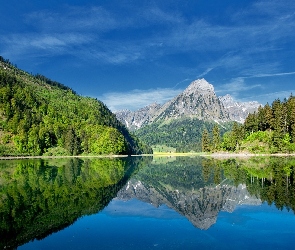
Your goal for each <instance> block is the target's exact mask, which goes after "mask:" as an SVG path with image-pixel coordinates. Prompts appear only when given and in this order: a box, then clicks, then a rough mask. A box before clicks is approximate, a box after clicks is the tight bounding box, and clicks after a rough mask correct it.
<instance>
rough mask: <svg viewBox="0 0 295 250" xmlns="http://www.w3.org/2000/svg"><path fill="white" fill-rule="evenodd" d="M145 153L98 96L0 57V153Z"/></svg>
mask: <svg viewBox="0 0 295 250" xmlns="http://www.w3.org/2000/svg"><path fill="white" fill-rule="evenodd" d="M141 153H151V149H150V148H149V147H147V146H145V145H143V144H142V143H141V142H140V141H139V140H138V139H137V138H136V137H135V136H133V135H131V134H130V133H129V132H128V131H127V129H126V128H125V127H124V126H123V125H122V124H121V123H120V122H119V121H118V120H117V119H116V117H115V115H114V114H112V112H111V111H110V110H109V109H108V108H107V107H106V106H105V105H104V104H103V103H102V102H100V101H98V100H97V99H94V98H89V97H82V96H79V95H77V94H76V93H75V92H74V91H73V90H72V89H70V88H68V87H66V86H64V85H63V84H60V83H58V82H55V81H52V80H50V79H48V78H47V77H45V76H42V75H39V74H38V75H36V76H33V75H31V74H28V73H26V72H24V71H22V70H19V69H18V68H17V67H15V66H13V65H12V64H11V63H10V62H9V61H8V60H5V59H3V58H2V57H0V155H43V154H47V155H79V154H141Z"/></svg>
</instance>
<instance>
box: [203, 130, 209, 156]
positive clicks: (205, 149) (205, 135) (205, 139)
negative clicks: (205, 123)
mask: <svg viewBox="0 0 295 250" xmlns="http://www.w3.org/2000/svg"><path fill="white" fill-rule="evenodd" d="M210 144H211V143H210V137H209V133H208V130H207V129H206V128H205V129H204V131H203V134H202V151H203V152H210V150H211V145H210Z"/></svg>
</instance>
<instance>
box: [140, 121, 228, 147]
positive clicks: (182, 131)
mask: <svg viewBox="0 0 295 250" xmlns="http://www.w3.org/2000/svg"><path fill="white" fill-rule="evenodd" d="M214 126H218V131H219V132H220V134H221V135H223V134H224V133H225V132H226V131H228V130H230V128H231V127H232V123H230V122H229V123H224V124H223V126H220V125H217V124H216V123H215V122H211V121H203V120H199V119H197V118H182V119H176V120H170V121H169V122H166V123H163V122H156V123H152V124H150V125H147V126H144V127H142V128H140V129H139V130H136V131H135V134H136V135H137V136H138V137H139V138H140V139H141V140H142V141H143V142H145V143H146V144H148V145H151V146H153V147H155V145H166V146H168V147H173V148H175V150H176V152H180V153H182V152H190V151H195V152H200V151H201V145H202V142H201V138H202V131H203V130H209V131H211V130H212V129H213V127H214Z"/></svg>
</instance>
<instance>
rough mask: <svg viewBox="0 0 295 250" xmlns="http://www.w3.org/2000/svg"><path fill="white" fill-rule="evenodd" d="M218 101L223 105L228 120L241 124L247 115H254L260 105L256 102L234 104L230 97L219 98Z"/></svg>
mask: <svg viewBox="0 0 295 250" xmlns="http://www.w3.org/2000/svg"><path fill="white" fill-rule="evenodd" d="M219 100H220V101H221V102H222V103H223V106H224V108H225V110H226V112H227V113H228V114H229V118H230V120H232V121H237V122H241V123H243V122H244V121H245V119H246V117H247V116H248V114H249V113H254V112H255V111H257V110H258V108H259V106H262V104H260V103H258V102H257V101H252V102H236V101H234V99H233V98H232V97H231V96H230V95H225V96H220V97H219Z"/></svg>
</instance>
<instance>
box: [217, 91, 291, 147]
mask: <svg viewBox="0 0 295 250" xmlns="http://www.w3.org/2000/svg"><path fill="white" fill-rule="evenodd" d="M294 131H295V98H294V97H293V96H292V95H291V96H290V97H289V98H288V100H284V101H283V102H281V101H280V100H279V99H277V100H275V101H274V102H273V103H272V105H271V106H270V105H269V104H266V105H265V106H264V107H260V108H259V109H258V111H257V112H255V113H254V114H249V115H248V117H247V118H246V120H245V123H244V124H243V126H237V125H236V124H234V125H233V128H232V131H231V132H230V133H226V134H224V136H223V138H222V143H221V147H222V148H223V150H227V151H248V152H252V153H280V152H282V153H290V152H295V132H294Z"/></svg>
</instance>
